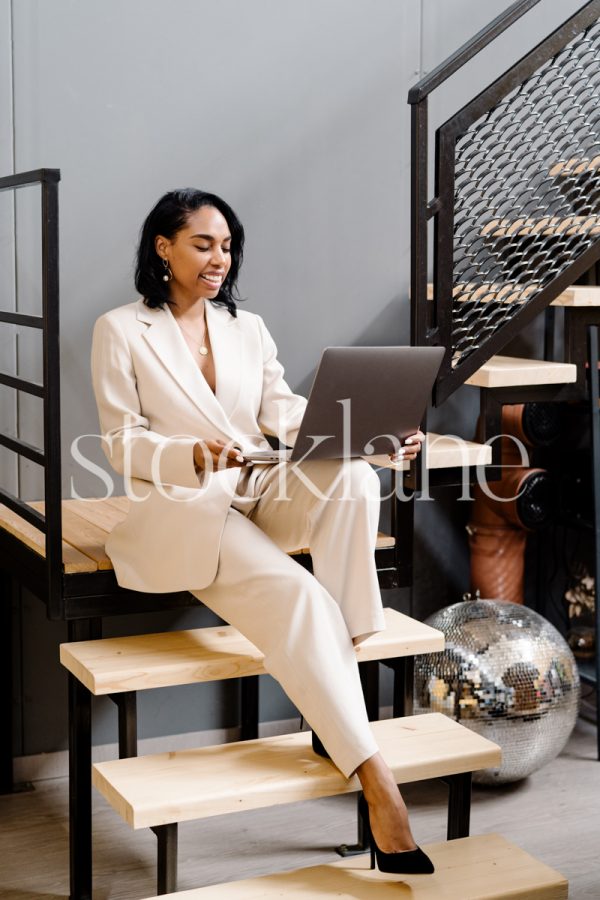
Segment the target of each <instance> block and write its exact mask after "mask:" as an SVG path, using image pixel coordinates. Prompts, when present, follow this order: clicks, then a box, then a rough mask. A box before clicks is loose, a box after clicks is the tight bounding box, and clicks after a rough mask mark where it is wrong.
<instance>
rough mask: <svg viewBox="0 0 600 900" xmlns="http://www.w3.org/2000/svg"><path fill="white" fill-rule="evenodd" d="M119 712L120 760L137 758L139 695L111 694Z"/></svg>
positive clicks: (131, 693) (134, 693)
mask: <svg viewBox="0 0 600 900" xmlns="http://www.w3.org/2000/svg"><path fill="white" fill-rule="evenodd" d="M109 696H110V699H111V700H112V701H113V703H115V704H116V706H117V709H118V710H119V759H129V758H130V757H132V756H137V693H136V691H125V692H124V693H122V694H110V695H109Z"/></svg>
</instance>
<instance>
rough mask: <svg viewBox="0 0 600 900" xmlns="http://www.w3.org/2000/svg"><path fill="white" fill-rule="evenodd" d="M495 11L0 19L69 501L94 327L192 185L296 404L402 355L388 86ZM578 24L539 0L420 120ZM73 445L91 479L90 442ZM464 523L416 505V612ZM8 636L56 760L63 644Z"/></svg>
mask: <svg viewBox="0 0 600 900" xmlns="http://www.w3.org/2000/svg"><path fill="white" fill-rule="evenodd" d="M510 2H511V0H488V2H486V3H481V2H480V0H452V2H451V3H448V2H446V0H302V2H292V0H221V2H220V3H219V4H214V3H208V2H206V0H171V2H169V3H168V4H165V3H163V2H158V0H103V2H102V3H96V2H91V0H13V2H11V0H0V109H1V110H2V115H1V116H0V171H1V172H2V173H5V172H6V173H8V172H11V171H25V170H27V169H34V168H38V167H40V166H56V167H59V168H60V169H61V171H62V182H61V186H60V204H61V206H60V208H61V366H62V432H63V442H64V444H63V445H64V470H63V471H64V485H63V490H64V495H65V496H69V494H70V492H71V487H72V483H73V484H74V486H75V488H76V490H77V491H78V492H79V493H80V494H87V495H90V496H94V495H97V494H99V493H100V492H101V484H100V482H99V480H98V479H97V478H94V477H93V476H91V475H90V474H89V473H86V472H84V471H82V470H81V469H80V468H79V467H78V466H76V465H75V464H74V463H73V462H72V460H71V457H70V454H69V446H70V444H71V441H72V440H73V439H74V438H75V437H77V436H78V435H81V434H92V435H93V434H94V433H95V432H96V431H97V420H96V411H95V404H94V398H93V394H92V390H91V385H90V378H89V345H90V336H91V329H92V325H93V322H94V320H95V319H96V317H97V316H98V315H99V314H100V313H102V312H103V311H104V310H106V309H109V308H111V307H113V306H117V305H119V304H122V303H126V302H129V301H130V300H132V299H134V297H135V294H134V289H133V286H132V265H133V254H134V248H135V243H136V237H137V232H138V229H139V227H140V224H141V222H142V220H143V217H144V216H145V214H146V213H147V211H148V209H149V208H150V206H151V205H152V204H153V203H154V201H155V200H156V199H157V197H158V196H159V195H160V194H161V193H163V192H164V191H165V190H167V189H170V188H173V187H176V186H182V185H188V184H190V185H195V186H199V187H203V188H207V189H209V190H213V191H216V192H218V193H220V194H222V195H223V196H225V197H226V198H227V199H228V200H229V201H230V202H231V203H232V205H233V206H234V207H235V208H236V210H237V211H238V212H239V214H240V216H241V218H242V220H243V222H244V224H245V226H246V230H247V237H248V240H247V253H246V262H245V265H244V269H243V273H242V278H241V289H242V292H243V294H244V295H245V296H246V297H247V298H248V302H247V308H248V309H251V310H253V311H256V312H259V313H261V315H263V316H264V317H265V319H266V321H267V323H268V325H269V327H270V328H271V330H272V332H273V334H274V336H275V338H276V340H277V342H278V344H279V351H280V357H281V359H282V361H283V362H284V364H285V365H286V367H287V373H288V378H289V381H290V383H291V384H292V385H293V386H294V387H295V388H298V389H300V390H304V389H306V386H307V384H308V383H309V382H310V378H311V375H312V372H313V370H314V366H315V364H316V361H317V359H318V357H319V355H320V351H321V349H322V347H323V346H324V345H327V344H332V343H335V344H353V343H358V344H360V343H374V344H377V343H382V344H383V343H389V342H390V341H396V342H398V343H402V342H405V341H406V340H407V338H408V302H407V288H408V253H409V165H410V160H409V108H408V106H407V105H406V95H407V91H408V89H409V87H410V86H411V85H412V84H413V83H414V82H415V81H416V80H418V78H419V77H420V76H421V75H422V74H423V73H424V72H426V71H428V70H429V69H431V68H432V67H433V66H434V65H436V64H437V63H438V62H440V61H441V60H442V59H443V58H444V57H445V56H447V55H448V54H449V53H450V52H451V51H452V50H454V49H455V48H456V47H457V46H459V45H460V44H461V43H462V42H463V41H464V40H465V39H467V38H468V37H469V36H470V35H472V34H473V33H474V32H475V31H476V30H478V29H479V28H480V27H483V25H485V24H486V23H487V22H488V21H489V20H490V19H491V18H493V17H494V16H495V15H497V14H498V13H499V12H500V11H501V10H503V9H504V8H506V7H507V6H509V5H510ZM579 5H580V3H576V2H570V0H542V3H541V4H540V8H538V9H536V10H535V11H533V12H532V13H530V14H528V16H527V17H526V18H525V20H523V22H522V23H521V24H519V25H518V26H517V27H516V28H514V29H512V31H511V32H510V35H509V36H505V37H504V38H503V39H502V40H501V41H499V42H498V44H497V45H496V46H495V47H494V48H493V49H492V50H491V51H490V52H488V53H487V54H486V56H485V58H484V59H483V58H482V59H478V60H477V61H475V62H473V63H472V64H470V65H469V67H468V68H467V69H466V70H465V71H464V72H463V73H461V74H460V75H459V76H456V77H455V78H454V79H453V80H452V82H451V83H450V84H449V85H448V86H447V87H445V88H444V89H443V91H441V92H440V94H439V96H437V97H436V99H435V102H434V104H433V113H434V117H435V119H436V120H439V121H442V120H443V119H444V118H446V116H447V115H449V114H450V113H451V112H453V111H454V110H455V109H456V108H457V107H458V105H459V104H461V103H462V102H463V101H465V100H466V99H468V93H469V91H471V90H472V88H473V85H474V84H475V85H477V84H481V86H482V87H483V86H484V82H488V81H489V80H490V79H491V78H492V77H494V76H495V75H497V74H499V73H500V72H501V71H502V70H503V69H504V68H506V67H507V66H508V65H509V64H510V63H512V62H513V61H515V60H516V59H517V58H519V56H520V55H521V54H522V53H523V52H524V51H526V50H527V49H528V48H529V47H530V46H531V45H532V44H533V43H534V42H536V41H537V40H538V39H539V38H541V37H542V36H544V34H545V33H546V32H547V31H548V30H549V29H550V28H551V27H552V25H553V24H558V23H559V22H560V21H562V19H564V18H566V17H567V15H569V14H570V13H571V12H572V11H573V10H574V9H576V8H577V7H578V6H579ZM0 197H1V205H0V265H1V266H2V281H1V284H2V289H3V291H2V295H3V297H11V296H13V294H14V286H15V280H16V282H17V284H18V289H19V308H20V309H21V310H35V309H36V308H39V299H40V297H39V271H38V270H37V264H36V262H35V260H36V258H37V256H38V253H37V250H38V248H39V236H38V234H37V229H36V227H35V223H36V221H37V220H36V215H37V204H38V202H39V195H38V194H37V193H36V191H35V190H31V191H26V192H23V193H22V194H20V195H19V197H18V200H17V202H16V204H14V205H13V200H12V197H10V196H9V195H0ZM15 234H16V238H17V248H18V252H17V253H16V257H15V253H14V249H13V243H14V236H15ZM15 258H16V262H15ZM2 302H6V301H4V300H3V301H2ZM15 332H16V330H15V329H12V328H9V327H8V326H3V329H2V333H1V339H0V352H1V354H2V365H3V367H8V368H9V370H13V371H14V368H13V367H14V365H15V352H16V351H15V348H16V346H17V335H16V333H15ZM30 340H31V339H30ZM18 346H19V367H20V372H21V373H22V374H24V375H26V376H32V377H39V366H38V365H37V363H36V359H37V354H36V352H35V351H36V347H35V344H29V343H26V337H25V336H24V335H20V336H19V341H18ZM0 415H1V416H2V421H3V427H4V428H7V429H12V430H13V431H14V430H16V427H17V419H18V423H19V430H20V433H21V436H22V437H24V438H26V439H27V440H31V441H34V442H35V441H37V442H39V441H41V432H40V427H39V410H38V409H36V408H35V403H33V404H31V403H30V404H25V403H24V402H22V403H21V406H20V408H19V409H18V410H15V409H14V400H13V398H11V397H10V394H9V393H7V392H4V391H3V390H0ZM473 423H474V404H473V398H472V397H471V396H470V394H469V393H468V390H467V391H463V392H461V393H460V394H459V395H458V396H456V397H454V398H453V399H452V400H451V401H450V402H449V403H448V404H446V406H445V407H444V408H443V410H440V411H437V412H436V413H435V416H434V419H433V423H432V424H434V425H435V426H436V427H437V428H438V429H439V428H448V429H451V430H459V429H460V428H462V430H463V434H464V435H465V436H466V437H468V436H470V435H471V433H472V429H473ZM82 446H83V447H84V448H85V450H86V452H87V453H88V454H89V455H90V456H93V457H94V458H95V459H96V460H97V461H98V462H99V463H101V464H102V465H103V467H104V468H106V463H105V460H104V457H103V456H102V455H101V453H100V451H99V444H98V441H97V439H94V438H88V439H87V440H86V443H85V444H84V445H82ZM34 469H35V467H33V466H24V467H23V468H22V470H21V472H20V473H17V471H16V469H15V468H14V463H13V461H12V460H11V459H10V457H9V455H7V454H5V453H3V452H0V475H1V479H2V484H3V485H5V486H6V487H8V488H10V489H16V486H17V484H18V485H19V487H20V490H21V494H22V495H23V496H25V497H37V496H39V495H40V482H39V475H38V473H36V472H35V471H34ZM462 515H463V513H462V511H458V512H457V508H456V504H455V503H453V502H452V498H451V499H450V500H449V499H448V497H446V498H445V499H442V500H440V502H438V503H436V504H432V503H429V504H420V505H419V508H418V526H419V541H418V577H417V582H416V597H417V603H418V609H419V610H420V611H421V613H423V614H425V613H426V612H428V611H430V610H432V609H435V608H438V607H440V606H442V605H445V603H447V602H452V601H453V600H456V599H458V598H459V597H460V593H461V592H462V590H463V589H464V588H465V586H466V580H467V579H468V573H467V561H466V553H465V546H464V538H463V532H462V530H461V527H460V525H461V516H462ZM440 548H441V549H440ZM451 560H452V562H451ZM386 602H396V603H399V604H401V603H402V602H404V598H403V597H401V596H394V597H392V598H386ZM211 621H212V619H211V616H210V614H209V613H208V612H207V611H205V610H202V609H200V608H199V609H198V610H193V611H191V612H189V613H182V614H177V615H172V614H169V615H163V616H155V617H153V618H149V617H148V618H146V619H143V620H142V621H141V622H140V621H136V620H135V618H134V617H131V618H129V619H128V620H127V621H126V622H125V621H123V620H118V621H117V620H114V621H113V622H111V623H109V631H112V632H113V633H116V632H118V631H125V630H132V629H136V628H144V629H146V630H156V629H161V628H167V627H185V626H189V625H196V624H204V623H208V622H211ZM16 628H17V630H18V634H19V642H20V643H22V649H23V653H22V664H20V665H19V667H18V673H17V675H18V679H19V686H20V694H21V696H20V699H19V704H18V709H17V710H16V713H17V715H18V721H19V723H20V737H19V742H18V747H17V751H18V752H19V753H25V754H29V753H35V752H40V751H49V750H54V749H60V748H62V747H64V746H65V743H66V731H65V720H64V708H65V701H66V687H65V678H64V676H63V673H62V672H61V671H60V668H59V666H58V664H57V662H56V657H57V643H58V641H59V640H61V639H65V630H64V627H63V626H61V625H60V624H58V625H57V624H51V623H48V622H46V621H45V618H44V614H43V608H42V605H41V604H40V603H39V602H38V601H37V600H36V599H35V598H33V597H29V596H26V597H25V598H24V603H23V608H22V612H21V613H20V616H19V618H18V620H17V624H16ZM386 689H387V691H388V694H387V696H388V699H389V684H387V685H386ZM141 706H142V716H141V733H142V735H149V734H164V733H174V732H180V731H186V730H197V729H199V728H208V727H221V726H225V725H227V724H231V723H232V722H234V721H235V719H236V713H237V698H236V694H235V687H234V685H227V684H224V685H212V686H210V685H209V686H205V687H203V688H201V689H197V688H195V689H194V690H193V691H192V689H178V690H177V691H176V692H169V691H163V692H158V693H156V694H153V695H148V696H145V697H143V698H142V703H141ZM190 709H193V710H194V713H193V715H192V716H190V715H189V710H190ZM144 712H145V714H144ZM150 713H151V714H150ZM291 714H292V710H291V707H290V705H289V704H288V702H287V700H286V699H285V698H284V697H283V696H282V695H281V692H280V691H279V689H278V687H277V686H276V685H274V684H267V685H266V687H265V694H264V703H263V707H262V715H263V718H264V719H271V718H281V717H287V716H289V715H291ZM95 718H96V740H97V741H99V742H105V741H110V740H113V739H114V733H115V732H114V713H113V711H112V710H111V709H109V707H108V706H107V705H103V704H99V705H98V709H97V715H96V717H95Z"/></svg>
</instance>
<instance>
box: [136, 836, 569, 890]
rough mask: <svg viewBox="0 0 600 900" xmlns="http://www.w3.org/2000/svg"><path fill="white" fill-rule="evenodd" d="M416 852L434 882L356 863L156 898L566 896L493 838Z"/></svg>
mask: <svg viewBox="0 0 600 900" xmlns="http://www.w3.org/2000/svg"><path fill="white" fill-rule="evenodd" d="M423 850H424V851H425V852H426V853H427V855H428V856H430V857H431V859H432V861H433V864H434V865H435V872H434V873H433V875H385V874H382V873H380V872H377V871H371V870H370V869H369V858H368V856H359V857H353V858H350V859H344V860H341V861H340V862H335V863H331V864H330V865H327V866H312V867H311V868H309V869H296V870H295V871H293V872H281V873H277V874H275V875H263V876H262V877H260V878H250V879H245V880H244V881H233V882H231V881H230V882H228V883H227V884H215V885H210V886H209V887H203V888H196V889H194V890H191V891H180V892H179V893H177V894H163V895H162V897H161V898H160V900H263V898H264V900H269V898H273V900H275V898H285V900H317V898H319V897H322V898H325V897H327V898H333V897H337V898H338V900H403V898H404V900H409V898H410V900H507V898H510V900H564V898H566V897H567V896H568V882H567V880H566V878H564V876H563V875H561V874H560V872H557V871H556V870H555V869H551V868H550V866H547V865H546V864H545V863H542V862H540V861H539V860H537V859H535V858H534V857H533V856H530V855H529V854H528V853H526V852H525V851H524V850H521V848H520V847H516V846H515V845H514V844H511V843H510V842H509V841H507V840H506V838H503V837H502V835H500V834H480V835H475V836H473V837H468V838H458V839H457V840H454V841H443V842H442V843H436V844H424V845H423ZM147 900H159V898H158V897H152V898H147Z"/></svg>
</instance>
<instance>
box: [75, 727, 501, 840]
mask: <svg viewBox="0 0 600 900" xmlns="http://www.w3.org/2000/svg"><path fill="white" fill-rule="evenodd" d="M371 727H372V729H373V733H374V735H375V739H376V741H377V744H378V746H379V748H380V750H381V752H382V754H383V756H384V758H385V760H386V761H387V763H388V765H389V766H390V768H391V769H392V771H393V773H394V775H395V778H396V781H397V783H398V784H401V783H403V782H407V781H421V780H422V779H425V778H436V777H438V776H442V775H454V774H458V773H459V772H472V771H475V770H477V769H483V768H487V767H489V766H498V765H499V764H500V762H501V751H500V747H498V746H497V745H496V744H494V743H492V742H491V741H488V740H487V739H486V738H484V737H481V736H480V735H478V734H476V733H475V732H474V731H470V730H469V729H468V728H465V727H464V726H463V725H460V724H459V723H458V722H455V721H454V720H453V719H450V718H448V717H447V716H445V715H442V713H427V714H424V715H420V716H405V717H403V718H399V719H387V720H384V721H381V722H372V723H371ZM92 777H93V783H94V785H95V787H96V788H97V789H98V790H99V791H100V793H101V794H102V795H103V796H104V798H105V799H106V800H107V801H108V802H109V803H110V805H111V806H112V807H113V808H114V809H115V810H116V811H117V812H118V813H119V815H120V816H121V817H122V818H123V819H124V820H125V821H126V822H127V824H128V825H130V826H131V827H132V828H147V827H150V826H153V825H165V824H168V823H169V822H184V821H189V820H190V819H199V818H206V817H209V816H218V815H222V814H223V813H231V812H237V811H241V810H246V809H259V808H261V807H266V806H273V805H275V804H279V803H294V802H296V801H299V800H310V799H314V798H315V797H330V796H334V795H337V794H345V793H349V792H351V791H357V790H359V789H360V783H359V781H358V778H357V777H356V776H354V777H353V778H350V779H346V778H344V776H343V775H342V774H341V772H340V771H339V770H338V769H337V768H336V767H335V766H334V765H333V763H332V762H330V761H329V760H326V759H323V758H322V757H320V756H317V755H316V754H315V753H313V751H312V749H311V733H310V732H298V733H296V734H288V735H283V736H278V737H271V738H260V739H259V740H254V741H241V742H237V743H232V744H221V745H219V746H216V747H202V748H200V749H197V750H180V751H177V752H174V753H157V754H152V755H150V756H140V757H133V758H131V759H116V760H110V761H109V762H104V763H97V764H96V765H94V766H93V776H92Z"/></svg>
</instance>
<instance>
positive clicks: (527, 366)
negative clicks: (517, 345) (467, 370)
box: [465, 356, 577, 388]
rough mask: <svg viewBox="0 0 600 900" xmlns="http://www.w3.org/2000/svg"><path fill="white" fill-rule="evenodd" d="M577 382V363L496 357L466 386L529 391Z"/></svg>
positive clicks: (475, 374) (472, 377)
mask: <svg viewBox="0 0 600 900" xmlns="http://www.w3.org/2000/svg"><path fill="white" fill-rule="evenodd" d="M575 381H577V366H575V365H573V363H557V362H548V361H546V360H541V359H540V360H538V359H519V358H517V357H513V356H493V357H492V358H491V359H489V360H488V361H487V362H486V363H485V365H483V366H482V367H481V368H480V369H478V370H477V372H475V373H474V374H473V375H471V377H470V378H467V380H466V382H465V384H471V385H474V386H475V387H483V388H497V387H525V386H529V385H542V384H573V383H574V382H575Z"/></svg>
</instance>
